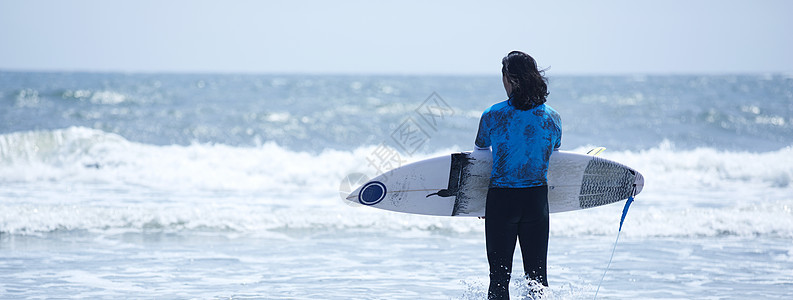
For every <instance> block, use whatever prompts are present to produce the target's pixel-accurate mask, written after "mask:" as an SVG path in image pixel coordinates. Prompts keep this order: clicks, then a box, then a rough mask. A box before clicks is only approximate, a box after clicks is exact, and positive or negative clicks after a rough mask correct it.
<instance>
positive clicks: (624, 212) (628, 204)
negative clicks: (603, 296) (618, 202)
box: [592, 184, 636, 299]
mask: <svg viewBox="0 0 793 300" xmlns="http://www.w3.org/2000/svg"><path fill="white" fill-rule="evenodd" d="M635 196H636V184H634V185H633V191H632V192H631V195H630V197H628V200H627V201H625V207H623V208H622V217H620V228H619V230H617V239H616V240H614V247H612V248H611V257H609V263H608V264H607V265H606V269H605V270H603V276H601V277H600V283H598V287H597V289H596V290H595V297H594V298H592V299H597V297H598V292H599V291H600V286H601V285H602V284H603V279H604V278H606V273H607V272H608V271H609V268H610V267H611V261H612V260H613V259H614V252H615V251H616V250H617V242H618V241H619V240H620V233H622V223H624V222H625V216H627V215H628V209H629V208H630V207H631V203H633V197H635Z"/></svg>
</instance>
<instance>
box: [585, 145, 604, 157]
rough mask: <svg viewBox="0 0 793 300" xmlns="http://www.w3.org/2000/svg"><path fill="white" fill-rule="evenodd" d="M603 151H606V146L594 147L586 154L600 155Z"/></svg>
mask: <svg viewBox="0 0 793 300" xmlns="http://www.w3.org/2000/svg"><path fill="white" fill-rule="evenodd" d="M603 151H606V147H597V148H592V150H589V151H588V152H587V153H586V154H587V155H592V156H598V155H600V153H603Z"/></svg>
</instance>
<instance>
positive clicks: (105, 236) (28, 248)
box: [0, 71, 793, 299]
mask: <svg viewBox="0 0 793 300" xmlns="http://www.w3.org/2000/svg"><path fill="white" fill-rule="evenodd" d="M549 82H550V86H549V88H550V92H551V94H550V96H549V100H548V104H549V105H551V106H552V107H554V108H555V109H556V110H557V111H558V112H559V113H560V114H561V116H562V120H563V121H562V122H563V137H562V149H563V150H568V151H577V152H585V151H587V150H588V149H590V148H592V147H596V146H603V147H606V148H607V149H608V150H607V151H606V152H604V153H603V154H602V156H603V157H605V158H608V159H612V160H615V161H618V162H621V163H623V164H626V165H628V166H631V167H633V168H635V169H637V170H638V171H640V172H641V173H642V174H643V175H644V177H645V179H646V185H645V188H644V190H643V191H642V193H641V194H640V195H639V196H638V197H637V198H636V201H635V202H634V203H633V206H632V207H631V209H630V211H629V212H628V215H627V218H626V220H625V224H624V227H623V229H622V233H621V236H620V240H619V242H618V244H617V246H616V252H615V254H614V259H613V262H612V263H611V267H610V268H609V270H608V272H607V273H606V275H605V279H604V280H603V283H602V286H601V287H600V290H599V293H598V299H746V298H750V299H790V298H791V297H793V76H791V75H785V74H745V75H740V74H739V75H701V76H699V75H668V76H650V75H648V76H642V75H637V76H561V75H560V76H553V75H551V76H550V77H549ZM502 100H504V90H503V87H502V85H501V78H500V77H498V76H385V75H377V76H365V75H298V74H291V75H277V74H275V75H273V74H271V75H254V74H244V75H242V74H241V75H237V74H123V73H105V74H100V73H34V72H10V71H3V72H0V298H3V299H20V298H36V299H39V298H79V299H86V298H87V299H118V298H143V299H151V298H157V299H219V298H223V299H484V298H485V295H486V290H487V283H488V276H487V274H488V267H487V259H486V255H485V242H484V223H483V221H482V220H478V219H475V218H453V217H431V216H419V215H408V214H400V213H393V212H387V211H381V210H377V209H373V208H370V207H362V206H351V205H348V204H346V203H345V202H344V201H343V200H342V199H341V196H342V195H345V194H346V192H349V191H350V189H351V186H350V179H351V178H357V179H360V178H371V177H373V176H375V175H377V174H378V173H379V172H382V171H385V170H388V169H390V168H394V167H398V166H400V165H402V164H405V163H408V162H411V161H417V160H421V159H424V158H427V157H432V156H436V155H440V154H444V153H449V152H453V151H466V150H470V149H472V147H473V139H474V135H475V133H476V128H477V125H478V120H479V116H480V114H481V112H482V111H483V110H484V109H486V108H487V107H488V106H490V105H491V104H493V103H495V102H499V101H502ZM621 203H623V202H621ZM621 203H619V204H611V205H607V206H603V207H599V208H594V209H587V210H581V211H575V212H566V213H558V214H553V215H551V234H550V245H549V253H548V258H549V271H548V274H549V282H550V287H549V289H548V291H547V295H548V297H547V298H548V299H592V298H593V296H594V294H595V290H596V289H597V287H598V283H599V281H600V279H601V276H602V275H603V272H604V269H605V268H606V265H607V263H608V260H609V257H610V255H611V251H612V247H613V245H614V241H615V238H616V236H617V229H618V227H619V220H620V215H621V212H622V208H623V207H622V204H621ZM514 272H515V273H514V275H513V278H514V279H513V282H512V285H511V287H510V289H511V294H512V297H513V299H524V296H523V295H524V294H525V293H526V288H525V287H524V285H525V284H526V282H525V281H523V280H521V279H520V277H521V276H520V275H521V274H522V272H523V270H522V267H521V264H520V257H519V255H516V260H515V268H514Z"/></svg>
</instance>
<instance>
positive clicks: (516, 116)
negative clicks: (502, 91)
mask: <svg viewBox="0 0 793 300" xmlns="http://www.w3.org/2000/svg"><path fill="white" fill-rule="evenodd" d="M561 142H562V120H561V118H560V117H559V113H557V112H556V111H555V110H554V109H553V108H551V107H550V106H548V105H545V104H541V105H538V106H535V107H534V108H531V109H529V110H518V109H516V108H515V107H514V106H512V105H511V104H510V102H509V100H506V101H503V102H500V103H496V104H494V105H493V106H491V107H490V108H488V109H487V110H485V112H484V113H482V118H481V119H480V120H479V132H478V133H477V134H476V147H477V148H479V149H486V148H487V147H491V146H492V147H493V148H492V151H493V171H492V173H491V175H490V187H496V188H526V187H534V186H542V185H547V184H548V162H549V160H550V157H551V153H552V152H553V150H554V149H557V148H559V147H560V146H561Z"/></svg>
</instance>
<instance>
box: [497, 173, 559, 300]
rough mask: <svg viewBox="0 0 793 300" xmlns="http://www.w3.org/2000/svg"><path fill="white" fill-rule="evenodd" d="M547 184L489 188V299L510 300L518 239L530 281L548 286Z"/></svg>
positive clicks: (524, 268) (524, 266)
mask: <svg viewBox="0 0 793 300" xmlns="http://www.w3.org/2000/svg"><path fill="white" fill-rule="evenodd" d="M548 223H549V218H548V186H538V187H531V188H490V189H489V190H488V192H487V209H486V210H485V238H486V242H487V260H488V262H489V263H490V288H489V289H488V299H509V279H510V274H511V273H512V255H513V254H514V253H515V242H516V240H518V241H520V250H521V254H522V256H523V270H524V272H526V274H525V275H526V277H527V278H528V279H529V280H535V281H537V282H538V283H540V284H542V285H544V286H548V279H547V271H546V264H547V263H546V261H547V256H548Z"/></svg>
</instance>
